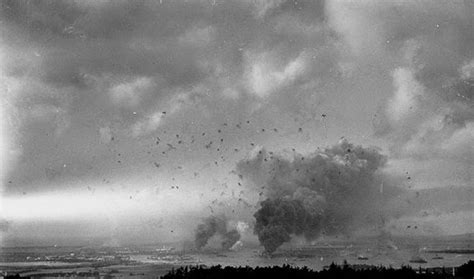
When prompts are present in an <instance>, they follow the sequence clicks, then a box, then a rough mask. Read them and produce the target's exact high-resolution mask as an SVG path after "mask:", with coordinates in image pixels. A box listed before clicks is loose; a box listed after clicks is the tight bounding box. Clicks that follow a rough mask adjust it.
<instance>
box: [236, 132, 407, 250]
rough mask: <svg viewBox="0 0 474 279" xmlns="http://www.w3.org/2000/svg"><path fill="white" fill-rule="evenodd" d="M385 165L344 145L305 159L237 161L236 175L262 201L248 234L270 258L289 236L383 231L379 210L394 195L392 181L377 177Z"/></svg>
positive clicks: (374, 154)
mask: <svg viewBox="0 0 474 279" xmlns="http://www.w3.org/2000/svg"><path fill="white" fill-rule="evenodd" d="M386 161H387V158H386V157H385V156H384V155H382V154H381V153H380V152H379V151H378V150H376V149H372V148H364V147H362V146H356V145H353V144H351V143H349V142H347V141H346V140H341V141H340V142H339V143H338V144H336V145H334V146H333V147H331V148H327V149H325V150H321V151H318V152H315V153H313V154H310V155H309V156H306V157H303V156H302V155H300V154H293V158H284V157H283V156H275V155H273V154H272V153H267V152H266V151H265V150H264V149H260V150H256V151H255V153H254V154H253V155H252V156H251V158H249V159H247V160H245V161H241V162H240V163H239V164H238V169H239V171H240V172H242V173H243V174H245V175H246V176H247V177H249V178H250V180H251V182H253V184H254V185H256V186H257V187H258V188H260V189H264V190H265V191H264V192H262V193H261V194H262V195H263V194H265V196H266V200H264V201H263V202H262V203H261V207H260V209H258V210H257V212H255V214H254V217H255V219H256V224H255V228H254V232H255V234H257V236H258V238H259V241H260V242H261V244H262V245H263V246H264V248H265V250H266V251H267V252H268V253H272V252H274V251H275V250H276V249H277V248H278V247H279V246H280V245H282V244H283V243H284V242H287V241H289V240H290V239H291V237H292V236H303V237H304V238H305V239H307V240H309V241H311V240H314V239H316V238H318V237H319V236H320V235H322V234H324V235H341V234H349V232H350V231H351V230H352V229H356V228H359V227H361V226H367V225H375V226H377V225H383V222H384V220H385V218H386V217H387V216H385V215H387V212H386V211H385V210H384V206H383V205H384V203H385V202H387V201H388V200H390V199H391V198H392V197H394V196H395V195H396V194H397V193H399V191H400V190H399V189H398V188H397V187H395V186H394V185H395V183H396V180H397V179H396V178H395V177H391V176H389V175H388V174H386V173H384V172H383V171H382V168H383V167H384V166H385V164H386Z"/></svg>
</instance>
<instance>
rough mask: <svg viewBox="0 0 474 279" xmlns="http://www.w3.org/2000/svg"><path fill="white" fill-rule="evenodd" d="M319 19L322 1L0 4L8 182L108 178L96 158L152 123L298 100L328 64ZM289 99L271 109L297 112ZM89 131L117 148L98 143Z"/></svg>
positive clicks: (326, 35) (328, 36) (127, 144)
mask: <svg viewBox="0 0 474 279" xmlns="http://www.w3.org/2000/svg"><path fill="white" fill-rule="evenodd" d="M324 9H325V6H324V4H323V2H322V1H307V2H306V1H298V2H296V1H286V2H284V1H281V2H275V3H270V2H269V3H266V2H253V1H249V2H245V1H243V2H241V1H225V2H217V3H216V4H213V3H211V2H209V1H184V2H168V1H162V2H161V3H160V2H159V1H133V2H129V1H104V2H95V1H91V2H89V1H85V2H80V1H78V2H75V1H34V2H31V1H3V2H2V9H1V13H2V17H3V18H4V21H3V26H2V32H3V34H4V36H3V37H4V40H3V41H2V50H3V52H4V53H5V54H6V55H4V61H5V67H4V69H3V72H4V74H5V75H6V79H8V80H9V81H10V82H13V83H18V84H21V85H20V86H18V87H11V88H10V89H9V90H10V91H11V92H10V94H9V95H8V96H7V97H6V98H8V99H9V101H8V102H9V103H13V104H14V108H15V110H14V111H13V112H12V115H14V116H15V117H16V119H17V122H19V125H15V126H17V127H19V128H18V130H19V136H18V137H19V138H20V139H19V142H20V143H21V144H20V145H21V150H22V152H21V153H20V154H21V155H20V159H19V160H18V162H19V164H18V165H17V168H16V169H14V170H13V172H12V177H11V179H12V180H15V181H16V182H19V183H20V184H28V183H31V182H32V181H34V180H35V179H36V178H39V179H44V178H46V179H47V180H50V178H52V179H53V180H54V179H55V178H60V177H64V178H65V177H68V176H73V177H75V178H78V177H83V176H97V173H100V172H102V171H105V172H108V171H110V169H114V167H112V166H110V164H107V163H104V160H103V159H104V158H110V155H111V152H110V150H111V149H114V150H118V149H123V148H127V149H135V150H140V146H141V145H140V144H139V138H140V137H141V136H143V135H149V134H153V133H154V132H156V130H157V128H158V127H160V126H161V125H163V123H164V122H170V121H174V119H176V118H182V119H183V118H186V117H187V118H190V119H192V118H193V117H192V116H185V115H181V111H186V110H187V108H188V107H192V106H194V107H197V108H200V110H201V112H202V115H204V116H206V115H211V117H212V116H214V114H215V113H216V112H219V111H220V110H225V107H227V106H231V107H233V111H231V113H235V114H236V115H240V114H241V113H244V112H245V111H248V110H249V109H248V108H245V107H240V108H237V107H235V106H234V105H233V104H232V103H233V102H234V101H235V98H239V97H240V98H241V99H242V100H241V101H240V102H241V105H242V106H252V105H251V104H252V103H255V102H259V101H258V100H259V99H262V98H265V97H271V96H272V95H279V94H276V93H277V92H278V93H280V92H282V91H283V92H285V91H287V92H289V93H291V94H292V93H293V92H294V91H300V89H295V88H293V87H294V86H297V87H298V88H303V87H304V85H305V84H311V80H312V78H313V77H314V76H315V75H316V74H324V73H326V70H323V69H324V68H325V67H326V66H327V65H330V67H333V66H331V65H333V64H334V63H335V62H334V60H333V59H332V58H331V59H327V58H324V57H331V55H319V56H318V57H317V58H315V57H316V56H315V54H316V52H318V51H321V53H322V52H328V53H329V52H330V51H329V50H326V49H327V48H325V46H326V45H328V44H333V43H334V42H333V40H334V37H333V34H332V33H331V32H330V30H328V28H327V27H326V26H325V24H324V20H325V15H324ZM333 54H334V53H333ZM313 56H314V57H313ZM325 60H327V61H326V62H324V61H325ZM320 62H322V63H320ZM296 84H297V85H296ZM307 87H308V86H306V88H307ZM305 90H306V91H305V92H306V93H304V94H306V95H308V94H309V93H308V92H309V91H310V90H308V89H305ZM14 91H15V92H14ZM282 96H284V95H282ZM285 99H286V101H285ZM291 100H292V98H291V97H281V98H280V97H278V98H276V99H275V103H276V104H281V106H282V107H284V108H285V106H286V108H285V109H291V110H293V111H299V110H300V109H299V108H300V106H301V104H300V103H298V102H299V101H297V102H291ZM215 102H219V103H221V104H222V105H221V107H222V108H218V107H216V106H215V105H214V104H215ZM163 111H168V114H167V115H166V117H164V115H162V112H163ZM178 115H179V116H178ZM206 117H207V116H206ZM194 118H195V117H194ZM210 122H213V121H210ZM204 125H206V124H204ZM100 131H102V132H103V131H109V132H108V135H109V136H107V137H108V138H112V137H113V138H115V139H118V138H120V139H121V140H120V141H117V140H115V141H112V142H110V141H107V142H106V144H103V143H104V142H103V137H102V136H103V135H104V133H101V132H100ZM101 135H102V136H101ZM130 135H133V136H134V137H135V139H133V140H131V139H128V137H129V136H130ZM124 137H125V138H124ZM137 138H138V139H137ZM133 141H136V142H135V143H136V144H134V142H133ZM98 143H102V144H98ZM142 151H143V150H142ZM135 153H137V154H138V152H135ZM93 157H94V158H93ZM101 158H102V159H101ZM135 160H140V159H139V158H135ZM99 161H101V163H100V166H99V163H98V162H99ZM128 162H130V161H128ZM65 164H66V165H69V166H70V168H69V170H68V168H64V165H65ZM27 169H28V171H26V170H27ZM46 169H48V170H49V171H46ZM92 169H93V171H92ZM52 170H54V171H52ZM88 170H89V171H88ZM46 172H47V173H49V174H46ZM51 173H55V175H51ZM17 184H18V183H17Z"/></svg>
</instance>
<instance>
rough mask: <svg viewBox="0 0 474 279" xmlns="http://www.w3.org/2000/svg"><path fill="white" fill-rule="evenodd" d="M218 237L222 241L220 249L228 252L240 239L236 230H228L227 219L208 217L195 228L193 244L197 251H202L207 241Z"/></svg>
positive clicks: (223, 217)
mask: <svg viewBox="0 0 474 279" xmlns="http://www.w3.org/2000/svg"><path fill="white" fill-rule="evenodd" d="M213 236H218V237H220V238H221V239H222V242H221V247H222V249H224V250H229V249H231V248H232V246H234V244H235V243H237V241H239V239H240V233H239V231H238V230H237V229H229V227H228V221H227V218H226V217H225V216H223V215H221V216H209V217H207V218H206V219H204V221H203V223H201V224H199V225H198V227H197V228H196V234H195V240H194V243H195V245H196V248H197V249H202V248H204V246H206V245H207V243H208V241H209V240H210V239H211V238H212V237H213Z"/></svg>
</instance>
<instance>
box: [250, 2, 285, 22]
mask: <svg viewBox="0 0 474 279" xmlns="http://www.w3.org/2000/svg"><path fill="white" fill-rule="evenodd" d="M283 2H285V1H284V0H252V2H251V3H252V4H253V5H254V7H255V16H256V17H257V18H264V17H265V15H266V14H267V12H269V11H271V10H273V9H275V8H278V7H279V6H280V5H281V4H282V3H283Z"/></svg>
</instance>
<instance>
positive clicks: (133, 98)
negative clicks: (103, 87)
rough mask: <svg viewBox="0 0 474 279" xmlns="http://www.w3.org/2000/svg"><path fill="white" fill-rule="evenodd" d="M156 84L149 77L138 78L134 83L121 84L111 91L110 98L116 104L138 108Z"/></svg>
mask: <svg viewBox="0 0 474 279" xmlns="http://www.w3.org/2000/svg"><path fill="white" fill-rule="evenodd" d="M154 86H155V83H154V81H153V79H151V78H149V77H138V78H136V79H134V80H133V81H129V82H123V83H119V84H117V85H115V86H113V87H112V88H110V90H109V94H110V97H111V98H112V101H113V102H114V103H115V104H119V105H123V106H126V107H134V106H137V105H138V104H139V103H140V101H141V100H142V96H143V95H146V94H148V93H149V92H150V91H151V90H152V89H153V87H154Z"/></svg>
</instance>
